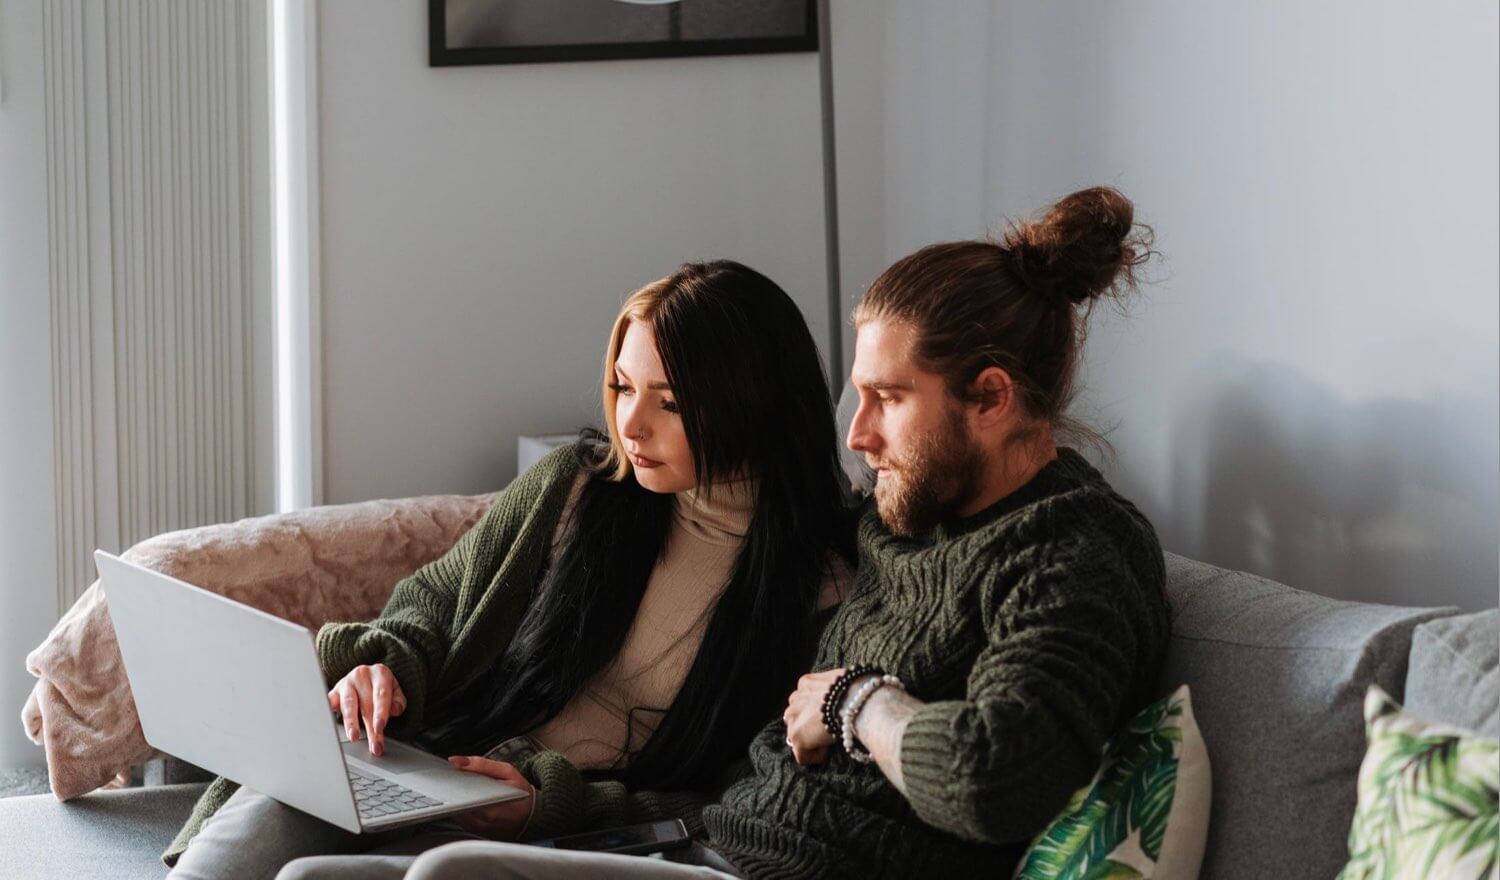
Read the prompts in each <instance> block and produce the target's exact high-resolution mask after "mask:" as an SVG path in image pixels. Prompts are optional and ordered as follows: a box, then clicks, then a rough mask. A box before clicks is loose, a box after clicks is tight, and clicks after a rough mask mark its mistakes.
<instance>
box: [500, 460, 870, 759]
mask: <svg viewBox="0 0 1500 880" xmlns="http://www.w3.org/2000/svg"><path fill="white" fill-rule="evenodd" d="M583 480H584V478H583V477H580V478H579V480H578V482H576V483H575V484H574V486H573V489H572V494H571V495H570V497H569V499H568V509H567V510H566V511H565V512H564V514H563V518H562V522H561V523H560V524H559V526H558V530H557V532H556V533H555V534H554V535H553V538H552V554H553V557H554V560H555V558H556V554H557V550H558V547H559V544H560V543H561V537H562V535H561V533H562V529H563V527H564V524H566V523H567V521H568V518H569V515H570V514H571V512H572V508H573V505H574V504H575V503H576V501H577V498H578V493H579V491H580V489H581V488H582V485H583ZM754 505H755V490H754V484H753V483H752V482H751V481H750V480H740V481H735V482H727V483H719V484H717V485H715V486H714V487H713V490H712V492H711V493H709V496H708V497H707V498H704V497H702V496H701V495H700V493H699V492H698V490H696V489H689V490H687V491H685V492H678V493H677V495H676V503H675V505H674V509H673V513H672V524H671V528H670V531H668V533H667V540H666V544H665V547H664V550H663V553H662V557H661V559H660V561H658V562H657V564H656V567H655V568H654V569H653V570H652V572H651V579H650V580H649V581H648V582H647V584H646V592H645V595H643V596H642V597H641V605H640V608H639V610H638V611H637V612H636V615H635V622H634V624H632V626H631V627H630V632H629V633H628V634H627V635H626V636H625V644H624V645H623V646H621V648H620V653H619V654H618V655H617V656H616V657H615V660H614V662H613V663H611V664H610V665H609V666H606V667H605V668H604V669H603V670H601V671H600V672H599V673H598V674H597V675H595V676H594V678H593V680H592V681H590V682H589V684H588V686H587V687H586V688H585V689H584V690H583V691H582V692H581V693H579V694H578V696H576V697H574V698H573V699H572V701H571V702H569V703H568V704H567V705H566V706H564V707H563V710H562V712H560V713H559V714H558V715H557V716H556V717H555V718H553V719H552V720H550V721H548V722H547V723H545V724H543V725H542V726H541V727H538V728H536V729H535V730H533V731H531V732H530V737H531V739H533V740H534V741H535V742H536V743H537V744H538V745H540V746H541V747H543V748H546V749H550V750H552V751H556V752H561V753H562V754H563V755H564V756H566V757H567V758H568V760H569V761H571V762H572V763H573V764H574V765H575V766H577V767H579V768H580V769H599V768H606V767H615V766H619V765H621V764H622V762H623V760H624V758H625V756H626V755H628V754H630V753H633V752H636V751H639V750H640V748H641V746H642V745H644V744H645V742H646V740H647V738H648V737H650V736H651V734H652V732H653V731H655V730H656V725H657V723H658V722H659V721H660V720H661V718H662V715H663V714H664V713H665V711H666V709H667V707H668V706H670V705H671V704H672V701H673V700H674V699H676V697H677V692H678V690H679V689H681V687H682V682H683V680H684V679H685V678H686V677H687V672H688V669H689V668H690V667H691V666H692V663H693V658H694V657H696V656H697V654H698V645H699V644H700V643H701V642H702V640H703V631H704V629H705V628H706V627H707V625H708V620H709V617H710V616H711V615H712V613H713V607H714V603H715V602H716V601H717V600H718V598H719V593H720V591H721V590H723V588H724V585H725V584H726V583H728V581H729V576H730V575H731V574H732V573H733V571H734V563H735V559H736V558H737V556H738V554H739V550H740V545H741V543H743V541H744V537H745V534H746V533H747V532H748V531H749V529H750V517H751V514H752V513H753V511H754ZM844 578H847V574H845V575H844ZM825 592H826V591H825ZM840 594H841V590H840Z"/></svg>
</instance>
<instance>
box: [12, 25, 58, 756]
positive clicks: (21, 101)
mask: <svg viewBox="0 0 1500 880" xmlns="http://www.w3.org/2000/svg"><path fill="white" fill-rule="evenodd" d="M41 33H42V7H41V5H40V4H32V3H3V4H0V81H3V83H4V94H3V98H0V157H4V159H5V161H0V193H3V194H4V197H3V198H0V343H3V344H0V413H3V414H4V415H3V416H0V463H3V467H0V572H3V575H0V767H19V766H30V765H38V766H39V765H41V763H42V762H43V755H42V750H41V749H40V748H38V747H36V746H35V745H32V743H31V742H30V741H29V740H27V739H26V737H25V736H24V735H23V734H22V730H21V724H20V714H21V706H22V705H23V704H24V703H25V702H26V697H27V695H28V694H30V693H31V688H32V685H34V684H35V683H36V679H34V678H32V677H31V676H30V675H28V674H27V672H26V667H25V663H24V661H25V658H26V652H27V651H29V650H31V649H32V648H33V647H35V646H36V645H37V644H39V643H40V642H41V641H42V638H43V637H45V636H46V635H47V631H48V629H50V628H51V626H52V624H53V623H54V622H55V621H56V620H57V543H56V542H57V535H56V531H55V529H54V528H53V526H54V524H55V522H56V517H57V508H56V502H57V499H56V495H55V493H54V491H53V486H52V479H53V474H54V469H53V467H52V455H53V452H52V445H53V440H52V429H51V426H52V387H51V375H52V347H51V342H52V331H51V328H50V314H51V312H50V299H49V297H48V275H47V262H46V260H45V259H36V255H38V254H41V255H45V254H46V253H47V227H46V224H44V223H38V222H37V218H38V217H46V216H47V177H46V174H45V173H39V169H45V168H46V167H47V153H46V144H45V143H44V139H45V137H46V133H47V127H46V123H45V114H46V105H45V103H44V97H43V90H42V86H43V83H42V40H41V36H40V35H41ZM27 37H30V39H27Z"/></svg>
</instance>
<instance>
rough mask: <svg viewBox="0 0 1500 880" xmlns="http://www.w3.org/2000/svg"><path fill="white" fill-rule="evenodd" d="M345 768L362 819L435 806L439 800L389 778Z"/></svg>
mask: <svg viewBox="0 0 1500 880" xmlns="http://www.w3.org/2000/svg"><path fill="white" fill-rule="evenodd" d="M345 769H347V770H348V771H349V783H350V785H352V786H353V787H354V803H355V805H356V806H358V807H359V817H360V818H361V819H378V818H380V817H382V816H390V815H394V814H396V813H408V812H411V811H412V810H420V809H422V808H423V807H435V806H437V805H438V804H439V803H441V801H435V800H433V799H432V798H430V797H427V796H426V795H422V794H418V793H417V792H415V791H412V790H411V789H409V788H407V787H406V786H404V785H398V784H397V783H394V782H392V781H390V780H389V779H382V778H381V777H379V776H366V775H365V774H363V773H360V772H358V771H356V770H355V769H353V768H352V767H346V768H345Z"/></svg>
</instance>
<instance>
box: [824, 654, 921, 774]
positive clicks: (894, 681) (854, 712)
mask: <svg viewBox="0 0 1500 880" xmlns="http://www.w3.org/2000/svg"><path fill="white" fill-rule="evenodd" d="M887 686H889V687H893V688H895V689H897V690H899V691H905V690H906V685H904V684H902V683H901V679H899V678H897V677H896V676H894V675H881V676H876V677H874V678H871V679H869V680H868V681H866V682H864V683H862V684H861V685H860V686H859V689H858V690H856V691H855V692H854V693H852V694H850V695H849V697H848V699H847V700H846V701H845V703H844V708H843V709H841V710H840V711H839V721H840V726H841V727H842V728H843V729H844V751H845V752H848V753H849V757H851V758H853V759H854V760H856V761H858V762H859V763H861V764H868V763H870V761H871V758H870V753H869V752H868V751H866V750H865V749H864V748H863V747H862V746H861V745H859V744H858V743H857V742H855V736H854V721H855V719H856V718H858V717H859V713H860V711H861V710H863V709H864V708H865V703H867V702H869V700H870V697H872V696H874V695H875V692H876V691H878V690H880V689H881V688H883V687H887Z"/></svg>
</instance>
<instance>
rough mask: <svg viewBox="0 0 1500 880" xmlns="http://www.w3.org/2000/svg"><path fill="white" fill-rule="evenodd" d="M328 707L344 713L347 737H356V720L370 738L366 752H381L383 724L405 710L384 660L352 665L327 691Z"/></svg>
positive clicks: (400, 694)
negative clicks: (363, 726)
mask: <svg viewBox="0 0 1500 880" xmlns="http://www.w3.org/2000/svg"><path fill="white" fill-rule="evenodd" d="M328 706H329V708H331V709H333V711H335V712H338V713H340V714H341V715H343V716H344V731H345V732H346V733H348V734H349V739H350V740H351V741H352V740H357V739H359V725H360V721H361V720H363V721H364V725H365V731H366V733H368V734H369V737H370V754H372V755H375V756H376V757H379V756H380V754H381V753H382V752H384V751H385V724H386V722H387V721H389V720H390V719H391V718H394V717H395V716H397V715H400V714H401V713H402V712H405V711H406V694H403V693H402V692H401V685H400V683H398V682H397V681H396V675H395V673H393V672H391V670H390V669H389V668H388V667H387V666H386V665H385V664H384V663H376V664H375V665H374V666H356V667H354V668H353V669H351V670H349V674H348V675H346V676H344V677H343V678H341V679H339V683H338V684H336V685H334V686H333V690H331V691H329V692H328Z"/></svg>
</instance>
